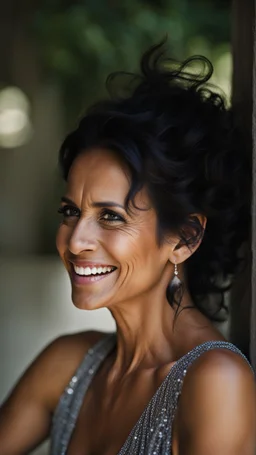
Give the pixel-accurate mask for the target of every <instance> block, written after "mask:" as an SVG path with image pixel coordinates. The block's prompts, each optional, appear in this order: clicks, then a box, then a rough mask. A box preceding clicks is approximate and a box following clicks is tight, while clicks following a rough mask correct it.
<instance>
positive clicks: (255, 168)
mask: <svg viewBox="0 0 256 455" xmlns="http://www.w3.org/2000/svg"><path fill="white" fill-rule="evenodd" d="M255 10H256V5H254V27H253V42H254V46H253V52H252V58H253V90H252V92H253V115H252V143H253V154H252V156H253V158H252V177H253V183H252V194H253V195H252V308H251V346H250V354H251V362H252V365H253V367H254V371H256V35H255V29H256V23H255V22H256V18H255Z"/></svg>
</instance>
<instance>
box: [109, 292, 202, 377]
mask: <svg viewBox="0 0 256 455" xmlns="http://www.w3.org/2000/svg"><path fill="white" fill-rule="evenodd" d="M181 305H182V307H185V306H191V305H192V301H191V298H190V296H189V294H188V293H185V294H184V296H183V299H182V303H181ZM191 311H195V310H189V309H188V310H186V311H182V312H181V314H180V315H179V316H178V318H177V319H176V321H175V324H174V318H175V309H173V308H172V307H171V306H170V304H169V303H168V301H167V298H166V296H165V295H162V296H159V295H158V293H157V292H155V293H154V292H152V291H151V293H150V296H149V295H145V296H143V298H142V297H141V296H140V297H139V298H138V299H133V300H132V302H124V303H122V304H120V305H118V307H116V308H112V309H111V313H112V315H113V317H114V319H115V321H116V325H117V351H116V355H115V361H114V365H113V368H112V372H113V378H114V377H115V378H117V377H121V376H124V375H128V374H130V373H132V372H134V371H136V370H138V369H140V368H143V369H149V368H157V367H160V366H161V365H165V364H168V363H171V362H174V361H175V360H176V355H177V340H180V339H182V338H181V337H182V336H184V333H183V335H182V332H184V321H185V319H186V317H184V315H185V313H186V312H190V314H191ZM182 321H183V322H182ZM185 325H186V324H185Z"/></svg>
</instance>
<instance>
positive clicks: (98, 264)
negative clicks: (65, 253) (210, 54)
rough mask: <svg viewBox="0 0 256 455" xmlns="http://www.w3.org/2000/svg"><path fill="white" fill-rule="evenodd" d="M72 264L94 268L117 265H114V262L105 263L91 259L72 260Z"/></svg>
mask: <svg viewBox="0 0 256 455" xmlns="http://www.w3.org/2000/svg"><path fill="white" fill-rule="evenodd" d="M70 262H71V264H73V265H75V266H76V267H83V268H85V267H90V268H93V267H96V268H98V267H113V268H115V269H116V266H114V265H112V264H104V263H102V262H91V261H78V260H77V261H70Z"/></svg>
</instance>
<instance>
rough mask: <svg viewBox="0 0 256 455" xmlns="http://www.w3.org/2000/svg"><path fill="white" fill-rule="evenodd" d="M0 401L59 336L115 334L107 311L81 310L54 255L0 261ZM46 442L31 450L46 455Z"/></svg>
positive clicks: (34, 453)
mask: <svg viewBox="0 0 256 455" xmlns="http://www.w3.org/2000/svg"><path fill="white" fill-rule="evenodd" d="M0 289H1V300H0V365H1V375H0V402H1V401H2V400H3V399H4V397H5V396H6V394H7V393H8V392H9V391H10V389H11V388H12V387H13V385H14V383H15V382H16V380H17V378H18V377H19V376H20V375H21V374H22V372H23V371H24V369H25V368H26V367H27V365H28V364H29V363H30V362H31V360H32V359H34V358H35V356H36V355H37V354H38V353H39V352H40V351H41V350H42V348H43V347H44V346H45V345H46V344H47V343H48V342H50V341H52V340H53V339H54V338H56V337H57V336H59V335H61V334H65V333H72V332H76V331H81V330H89V329H97V330H103V331H113V330H115V324H114V320H113V318H112V316H111V315H110V313H109V312H108V310H105V309H102V310H95V311H82V310H78V309H77V308H75V307H74V306H73V304H72V302H71V297H70V283H69V279H68V276H67V274H66V272H65V270H64V267H63V266H62V264H61V262H60V259H59V258H58V257H49V256H45V257H43V256H41V257H40V256H38V257H37V256H23V257H21V256H20V257H2V258H0ZM46 454H47V444H44V445H43V446H42V447H41V448H39V449H38V450H36V451H35V452H33V455H46Z"/></svg>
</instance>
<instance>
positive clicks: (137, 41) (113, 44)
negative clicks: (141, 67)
mask: <svg viewBox="0 0 256 455" xmlns="http://www.w3.org/2000/svg"><path fill="white" fill-rule="evenodd" d="M229 10H230V1H227V0H225V1H224V0H222V1H221V0H219V1H217V0H214V1H211V0H193V1H191V0H169V1H168V0H155V1H153V0H151V1H150V0H147V1H146V0H144V1H135V0H122V1H120V0H119V1H118V0H105V1H104V0H86V2H85V0H84V1H81V0H80V1H74V0H73V1H70V0H68V1H67V0H64V1H63V0H62V1H60V0H55V1H54V0H45V1H44V3H43V4H42V6H41V9H40V11H38V12H36V13H35V17H34V21H33V34H34V33H36V37H37V41H38V50H39V52H40V54H41V55H40V57H41V60H42V62H43V67H44V70H45V75H46V76H47V78H50V79H51V80H53V81H54V82H55V83H57V84H58V86H59V87H60V89H61V91H62V94H63V97H64V102H65V106H66V109H67V112H66V116H67V117H66V118H67V121H68V123H71V122H72V123H73V121H74V118H77V116H78V115H79V114H80V113H81V112H82V110H83V109H84V107H85V106H86V105H88V104H89V103H91V102H92V101H94V100H96V99H97V98H99V97H101V96H104V95H105V93H104V90H105V88H104V80H105V78H106V76H107V75H108V74H109V73H110V72H112V71H115V70H118V69H122V70H127V71H133V70H135V69H136V68H137V66H138V61H139V58H140V56H141V53H142V52H143V51H144V50H145V49H147V48H148V47H149V46H150V45H151V44H153V43H156V42H157V41H160V40H161V39H162V38H163V37H164V36H165V35H166V34H167V35H168V37H169V40H168V43H169V48H170V55H171V56H172V57H175V58H178V59H179V60H180V59H183V58H186V57H188V56H189V55H190V54H191V53H201V54H204V55H206V57H208V58H210V59H211V60H212V61H213V63H214V61H215V60H216V59H217V57H218V55H221V54H223V53H225V52H227V50H228V48H229V44H228V43H229V39H230V38H229V34H230V11H229Z"/></svg>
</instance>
